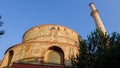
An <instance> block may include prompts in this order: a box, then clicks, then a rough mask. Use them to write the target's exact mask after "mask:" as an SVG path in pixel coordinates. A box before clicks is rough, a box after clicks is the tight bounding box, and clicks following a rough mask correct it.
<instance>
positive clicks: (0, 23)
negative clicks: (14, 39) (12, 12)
mask: <svg viewBox="0 0 120 68" xmlns="http://www.w3.org/2000/svg"><path fill="white" fill-rule="evenodd" d="M1 18H2V17H1V16H0V20H1ZM2 25H3V22H2V21H0V27H1V26H2ZM4 33H5V31H4V30H0V35H3V34H4Z"/></svg>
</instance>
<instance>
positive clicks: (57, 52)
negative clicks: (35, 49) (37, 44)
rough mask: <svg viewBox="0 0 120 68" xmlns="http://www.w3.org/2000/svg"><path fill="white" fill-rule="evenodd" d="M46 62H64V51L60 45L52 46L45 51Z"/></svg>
mask: <svg viewBox="0 0 120 68" xmlns="http://www.w3.org/2000/svg"><path fill="white" fill-rule="evenodd" d="M44 61H45V63H48V64H64V52H63V50H62V49H61V48H60V47H57V46H52V47H50V48H49V49H48V50H47V51H46V53H45V59H44Z"/></svg>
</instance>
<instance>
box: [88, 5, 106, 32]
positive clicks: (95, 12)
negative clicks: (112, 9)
mask: <svg viewBox="0 0 120 68" xmlns="http://www.w3.org/2000/svg"><path fill="white" fill-rule="evenodd" d="M89 6H90V8H91V10H92V12H91V16H92V17H93V18H94V21H95V24H96V28H97V29H98V30H101V31H102V32H103V33H104V34H105V33H106V29H105V27H104V25H103V23H102V20H101V18H100V16H99V12H98V10H97V9H96V8H95V6H94V3H90V4H89Z"/></svg>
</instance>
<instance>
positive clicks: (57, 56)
mask: <svg viewBox="0 0 120 68" xmlns="http://www.w3.org/2000/svg"><path fill="white" fill-rule="evenodd" d="M79 37H80V36H79V35H78V34H77V33H76V32H75V31H73V30H71V29H69V28H67V27H64V26H59V25H53V24H46V25H41V26H36V27H33V28H31V29H29V30H28V31H27V32H25V34H24V35H23V40H22V42H21V43H20V44H16V45H14V46H12V47H10V48H9V49H7V50H6V52H5V56H4V58H3V61H2V63H1V68H8V67H12V68H65V67H70V66H71V58H72V57H76V55H77V54H78V50H79Z"/></svg>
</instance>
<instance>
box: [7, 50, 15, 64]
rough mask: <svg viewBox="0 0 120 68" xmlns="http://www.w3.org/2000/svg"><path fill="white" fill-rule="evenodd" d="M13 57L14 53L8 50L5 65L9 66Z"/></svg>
mask: <svg viewBox="0 0 120 68" xmlns="http://www.w3.org/2000/svg"><path fill="white" fill-rule="evenodd" d="M13 55H14V51H13V50H10V51H9V55H8V64H7V65H10V63H11V61H12V58H13Z"/></svg>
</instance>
